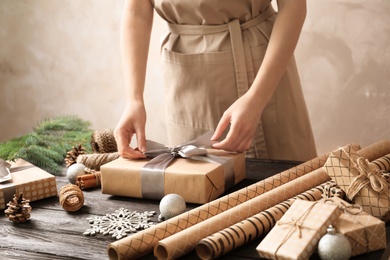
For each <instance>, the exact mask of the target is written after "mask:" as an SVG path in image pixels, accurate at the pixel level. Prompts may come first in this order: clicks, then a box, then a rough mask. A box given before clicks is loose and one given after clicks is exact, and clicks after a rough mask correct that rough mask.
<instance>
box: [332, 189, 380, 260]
mask: <svg viewBox="0 0 390 260" xmlns="http://www.w3.org/2000/svg"><path fill="white" fill-rule="evenodd" d="M329 201H330V202H332V203H334V204H336V205H339V207H340V208H341V210H342V213H341V215H340V217H339V219H338V220H337V222H336V223H335V224H334V227H335V229H336V230H337V232H339V233H341V234H343V235H344V236H346V237H347V238H348V240H349V242H350V243H351V247H352V254H351V256H356V255H361V254H364V253H368V252H372V251H375V250H380V249H384V248H386V246H387V243H386V226H385V222H383V221H382V220H380V219H378V218H376V217H373V216H371V215H369V214H367V213H366V212H364V211H363V210H362V208H361V206H360V205H357V204H355V205H351V204H349V203H348V202H346V201H344V200H342V199H340V198H336V197H335V198H331V199H326V203H328V202H329Z"/></svg>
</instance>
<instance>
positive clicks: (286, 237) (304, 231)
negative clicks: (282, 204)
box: [256, 200, 341, 259]
mask: <svg viewBox="0 0 390 260" xmlns="http://www.w3.org/2000/svg"><path fill="white" fill-rule="evenodd" d="M340 213H341V211H340V209H339V207H338V206H337V205H332V204H326V203H323V202H318V201H316V202H313V201H304V200H296V201H295V202H294V203H293V204H292V205H291V207H290V208H289V209H288V210H287V211H286V213H285V214H284V215H283V216H282V218H281V219H280V220H279V221H278V222H277V223H276V225H275V226H274V228H273V229H271V231H270V232H269V233H268V234H267V235H266V237H265V238H264V239H263V240H262V241H261V243H260V244H259V245H258V246H257V248H256V250H257V252H258V253H259V255H260V256H261V257H264V258H268V259H309V257H310V256H311V255H312V254H313V252H314V250H315V249H316V248H317V244H318V241H319V240H320V239H321V237H322V236H323V235H325V234H326V229H327V227H328V226H329V225H334V223H336V221H337V219H338V217H339V216H340Z"/></svg>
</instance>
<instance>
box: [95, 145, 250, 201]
mask: <svg viewBox="0 0 390 260" xmlns="http://www.w3.org/2000/svg"><path fill="white" fill-rule="evenodd" d="M207 151H208V155H212V156H218V157H220V158H227V159H228V160H229V162H230V163H229V164H230V167H231V170H232V171H233V172H232V174H234V176H232V177H233V178H234V180H232V181H231V183H232V184H233V185H235V184H237V183H238V182H240V181H242V180H243V179H244V178H245V176H246V171H245V155H244V154H243V153H229V152H224V151H220V150H212V149H208V150H207ZM148 161H149V160H147V159H144V160H129V159H124V158H119V159H116V160H114V161H111V162H109V163H107V164H104V165H102V166H101V168H100V170H101V187H102V193H104V194H111V195H118V196H125V197H134V198H148V199H161V198H162V197H163V196H164V195H167V194H170V193H175V194H178V195H180V196H181V197H182V198H183V199H184V200H185V201H186V202H187V203H196V204H204V203H207V202H210V201H211V200H214V199H215V198H217V197H218V196H220V195H222V194H223V193H224V192H225V191H226V181H225V177H226V176H225V175H226V174H227V173H226V170H225V169H224V167H223V165H222V164H221V163H215V162H207V161H200V160H196V159H191V158H175V159H173V161H172V162H171V164H170V165H169V166H168V167H166V169H165V171H164V172H163V173H162V178H163V179H162V181H161V180H160V181H154V180H153V179H151V180H142V174H145V175H149V174H150V172H146V173H143V172H142V169H143V167H144V166H145V164H146V163H147V162H148ZM156 182H159V184H161V182H162V184H161V185H162V187H161V189H162V192H160V195H159V196H154V197H149V196H148V195H145V194H146V193H145V192H144V190H145V189H146V188H148V187H147V186H154V185H155V184H156ZM230 186H232V185H230Z"/></svg>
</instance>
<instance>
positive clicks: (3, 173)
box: [0, 159, 12, 183]
mask: <svg viewBox="0 0 390 260" xmlns="http://www.w3.org/2000/svg"><path fill="white" fill-rule="evenodd" d="M10 167H11V164H9V163H8V162H6V161H4V160H3V159H0V183H1V182H4V181H8V180H10V179H12V177H11V173H10V170H9V168H10Z"/></svg>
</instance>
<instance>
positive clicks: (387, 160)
mask: <svg viewBox="0 0 390 260" xmlns="http://www.w3.org/2000/svg"><path fill="white" fill-rule="evenodd" d="M371 163H373V164H374V165H375V166H376V167H377V168H378V169H380V170H384V171H386V172H389V171H390V154H387V155H385V156H383V157H381V158H378V159H375V160H374V161H372V162H371Z"/></svg>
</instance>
